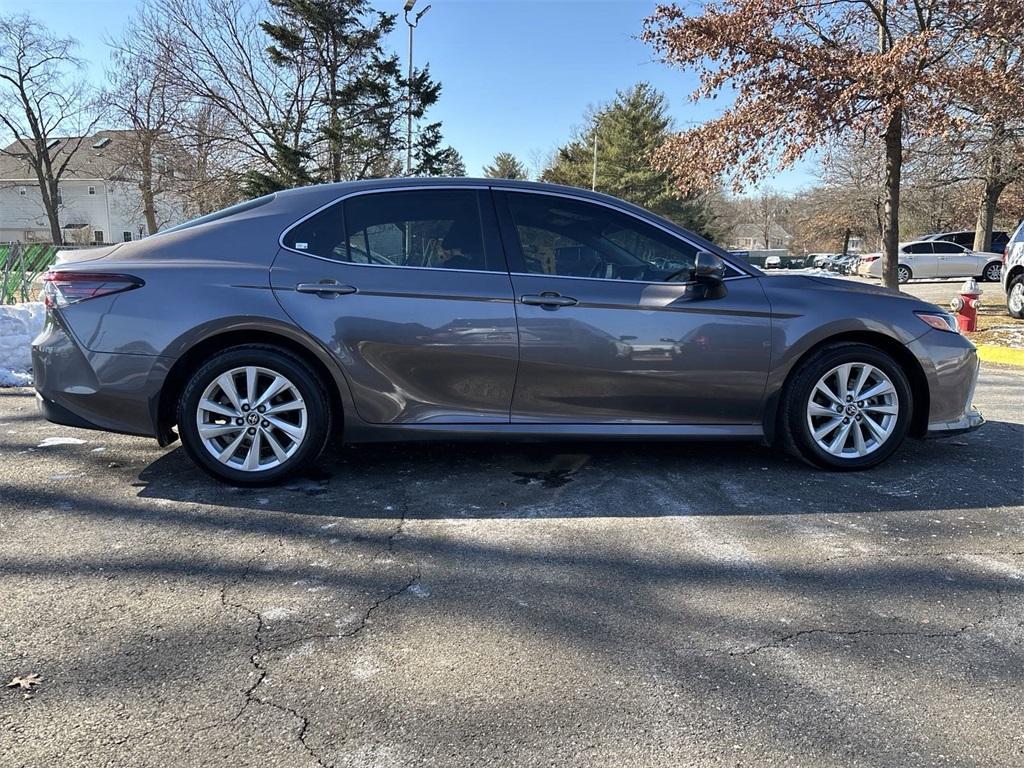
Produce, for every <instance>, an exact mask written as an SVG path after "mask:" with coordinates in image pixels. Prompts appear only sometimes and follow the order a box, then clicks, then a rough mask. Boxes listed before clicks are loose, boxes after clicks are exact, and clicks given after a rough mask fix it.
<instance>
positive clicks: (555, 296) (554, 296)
mask: <svg viewBox="0 0 1024 768" xmlns="http://www.w3.org/2000/svg"><path fill="white" fill-rule="evenodd" d="M521 301H522V302H523V304H532V305H534V306H538V307H571V306H574V305H576V304H579V301H578V300H577V299H574V298H572V297H571V296H563V295H562V294H560V293H555V292H554V291H545V292H544V293H542V294H539V295H537V294H529V293H528V294H526V295H525V296H523V297H522V299H521Z"/></svg>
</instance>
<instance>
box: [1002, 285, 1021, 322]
mask: <svg viewBox="0 0 1024 768" xmlns="http://www.w3.org/2000/svg"><path fill="white" fill-rule="evenodd" d="M1006 304H1007V306H1008V307H1009V308H1010V311H1011V312H1013V313H1014V314H1016V315H1019V314H1021V313H1022V312H1024V282H1022V281H1020V280H1018V281H1017V282H1015V283H1014V284H1013V285H1011V286H1010V296H1009V298H1008V299H1007V302H1006Z"/></svg>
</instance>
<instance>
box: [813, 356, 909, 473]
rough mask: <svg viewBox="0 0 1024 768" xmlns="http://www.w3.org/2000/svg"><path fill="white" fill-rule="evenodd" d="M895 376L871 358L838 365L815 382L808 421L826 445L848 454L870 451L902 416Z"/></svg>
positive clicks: (848, 456)
mask: <svg viewBox="0 0 1024 768" xmlns="http://www.w3.org/2000/svg"><path fill="white" fill-rule="evenodd" d="M899 410H900V404H899V397H898V395H897V394H896V387H895V386H893V383H892V380H891V379H890V378H889V377H888V376H887V375H886V374H885V372H884V371H882V370H881V369H880V368H877V367H876V366H873V365H870V364H868V363H843V364H842V365H838V366H836V367H835V368H833V369H832V370H830V371H829V372H828V373H826V374H825V375H824V376H822V377H821V378H820V379H818V383H817V384H815V385H814V389H813V390H812V391H811V396H810V398H809V399H808V402H807V426H808V427H809V428H810V432H811V437H812V438H813V439H814V442H815V443H816V444H817V445H818V447H819V448H821V449H822V450H823V451H825V452H827V453H829V454H831V455H833V456H837V457H839V458H843V459H855V458H859V457H862V456H867V455H868V454H870V453H874V452H875V451H877V450H878V449H879V448H881V447H882V446H883V445H884V444H885V443H886V441H888V440H889V438H890V437H891V436H892V433H893V431H894V430H895V429H896V422H897V420H898V417H899Z"/></svg>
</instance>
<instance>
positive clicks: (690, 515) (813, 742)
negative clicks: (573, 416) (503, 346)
mask: <svg viewBox="0 0 1024 768" xmlns="http://www.w3.org/2000/svg"><path fill="white" fill-rule="evenodd" d="M1022 384H1024V369H1019V368H1018V369H1011V368H997V367H991V366H985V367H984V368H983V372H982V377H981V382H980V385H979V388H978V391H977V395H976V400H975V401H976V403H977V404H978V406H979V407H980V408H981V409H982V411H983V412H984V413H985V415H986V417H987V418H988V419H989V423H988V424H987V425H986V426H985V427H984V428H983V429H982V430H980V431H978V432H976V433H973V434H969V435H965V436H961V437H956V438H951V439H947V440H942V441H929V442H918V441H909V442H908V443H907V444H906V445H905V446H904V447H903V449H901V451H900V452H899V453H897V454H896V456H895V457H894V458H893V459H892V460H891V461H890V462H888V463H887V464H886V465H884V466H883V467H880V468H878V469H875V470H872V471H870V472H865V473H857V474H829V473H825V472H821V471H817V470H814V469H811V468H809V467H806V466H805V465H803V464H801V463H799V462H798V461H796V460H794V459H790V458H787V457H785V456H781V455H779V454H776V453H773V452H771V451H769V450H768V449H765V448H761V447H759V446H757V445H726V444H678V445H673V444H626V443H617V444H616V443H611V444H609V443H605V444H595V443H577V444H564V443H563V444H519V445H513V444H494V445H489V444H487V445H481V444H470V445H430V444H414V445H406V446H351V447H342V448H336V449H334V450H333V451H332V452H331V453H330V454H329V455H328V456H325V457H324V459H323V460H322V461H321V462H320V464H319V465H318V467H317V469H316V471H314V472H313V473H311V474H310V475H309V476H307V477H305V478H303V479H301V480H299V481H296V482H293V483H290V484H288V485H286V486H285V487H281V488H276V489H256V490H238V489H232V488H228V487H226V486H222V485H218V484H216V483H214V482H213V481H211V480H209V479H207V478H206V477H205V476H204V475H201V474H200V473H199V472H198V471H197V470H195V469H193V468H192V466H191V465H190V464H189V462H188V461H187V460H186V459H185V457H184V455H183V453H182V451H181V449H180V447H172V448H170V449H166V450H164V449H160V448H158V447H157V446H156V444H155V442H153V441H149V440H144V439H139V438H132V437H123V436H116V435H108V434H103V433H97V432H87V431H80V430H75V429H70V428H64V427H59V426H55V425H50V424H47V423H45V422H43V421H41V420H40V418H39V417H38V416H37V415H36V410H35V402H34V399H33V396H32V392H31V390H26V389H7V390H0V461H2V467H3V469H2V472H0V532H2V537H3V539H2V545H3V551H2V554H0V598H2V599H0V675H3V676H4V680H3V681H2V682H6V681H7V680H10V679H11V678H13V677H15V676H22V677H23V676H26V675H29V674H32V673H34V674H38V675H39V676H41V678H42V682H41V684H40V685H38V686H35V687H33V689H32V691H31V693H30V694H28V695H27V696H26V693H27V692H22V691H20V690H18V689H16V688H7V689H0V756H2V757H3V761H2V762H3V765H4V766H5V767H7V766H61V768H68V767H69V766H119V767H120V766H176V767H177V766H232V768H236V767H240V766H260V767H261V768H262V767H265V766H372V767H373V768H378V767H380V768H384V767H387V766H644V767H645V768H646V767H649V766H737V765H743V766H782V765H785V766H814V767H815V768H817V767H825V766H877V767H878V768H883V767H885V768H890V767H891V766H943V765H949V766H1020V765H1022V764H1024V520H1022V512H1024V487H1022V476H1024V386H1022Z"/></svg>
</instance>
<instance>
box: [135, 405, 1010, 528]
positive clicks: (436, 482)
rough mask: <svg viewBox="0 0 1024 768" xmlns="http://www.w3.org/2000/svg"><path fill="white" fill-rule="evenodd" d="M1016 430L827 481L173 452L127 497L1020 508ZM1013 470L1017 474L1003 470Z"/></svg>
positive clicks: (573, 453) (681, 447) (994, 431)
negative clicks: (258, 478) (237, 471)
mask: <svg viewBox="0 0 1024 768" xmlns="http://www.w3.org/2000/svg"><path fill="white" fill-rule="evenodd" d="M1022 462H1024V446H1022V441H1021V428H1020V426H1019V425H1016V424H1012V423H1007V422H989V424H988V425H987V426H986V427H985V429H984V430H982V431H980V432H976V433H973V434H971V435H967V436H961V437H959V438H949V439H946V440H931V441H917V440H908V441H907V442H906V444H905V445H904V446H903V447H902V448H901V449H900V451H898V452H897V453H896V455H895V456H893V457H892V458H891V459H890V460H889V461H888V462H886V463H885V464H883V465H882V466H880V467H877V468H875V469H873V470H869V471H867V472H856V473H833V472H825V471H821V470H818V469H815V468H813V467H810V466H807V465H806V464H804V463H803V462H801V461H799V460H797V459H795V458H792V457H789V456H787V455H785V454H783V453H781V452H778V451H773V450H770V449H768V448H764V447H761V446H758V445H756V444H746V443H666V442H656V443H650V442H642V443H641V442H569V443H566V442H544V443H521V442H520V443H479V442H473V443H396V444H368V445H350V446H341V447H334V448H331V449H329V450H328V451H327V452H326V453H325V454H324V455H323V456H322V457H321V459H320V461H319V462H318V463H317V465H316V466H315V467H314V468H313V469H312V470H311V471H310V472H307V473H306V474H304V475H302V476H300V477H298V478H295V479H293V480H290V481H287V482H285V483H284V484H282V485H280V486H276V487H267V488H235V487H231V486H227V485H224V484H221V483H219V482H217V481H215V480H213V479H210V478H208V477H207V476H206V475H204V474H203V473H201V472H200V471H199V470H198V469H196V468H195V467H194V465H192V463H191V462H190V461H189V460H188V458H187V457H186V456H185V453H184V451H183V450H182V449H181V448H180V447H179V448H177V449H174V450H172V451H169V452H168V453H166V454H164V455H163V456H161V457H160V458H159V459H157V460H156V461H154V462H153V463H152V464H150V465H149V466H147V467H146V468H145V469H144V470H143V471H142V473H141V474H140V476H139V479H138V482H137V486H138V488H139V490H138V495H139V496H140V497H142V498H156V499H164V500H170V501H178V502H187V503H192V504H207V505H219V506H226V507H231V508H245V509H251V510H253V511H261V510H271V511H277V512H286V513H294V514H303V515H316V516H326V517H342V518H396V517H405V518H411V519H473V518H574V517H581V518H586V517H657V516H675V515H773V514H817V513H850V512H867V511H918V510H930V509H974V508H985V507H998V506H1013V505H1019V504H1021V503H1022V501H1024V499H1022V493H1021V489H1020V483H1019V482H1018V481H1017V480H1014V479H1013V478H1015V477H1017V475H1016V474H1015V473H1016V472H1019V468H1020V466H1021V464H1022ZM1015 468H1016V469H1015Z"/></svg>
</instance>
